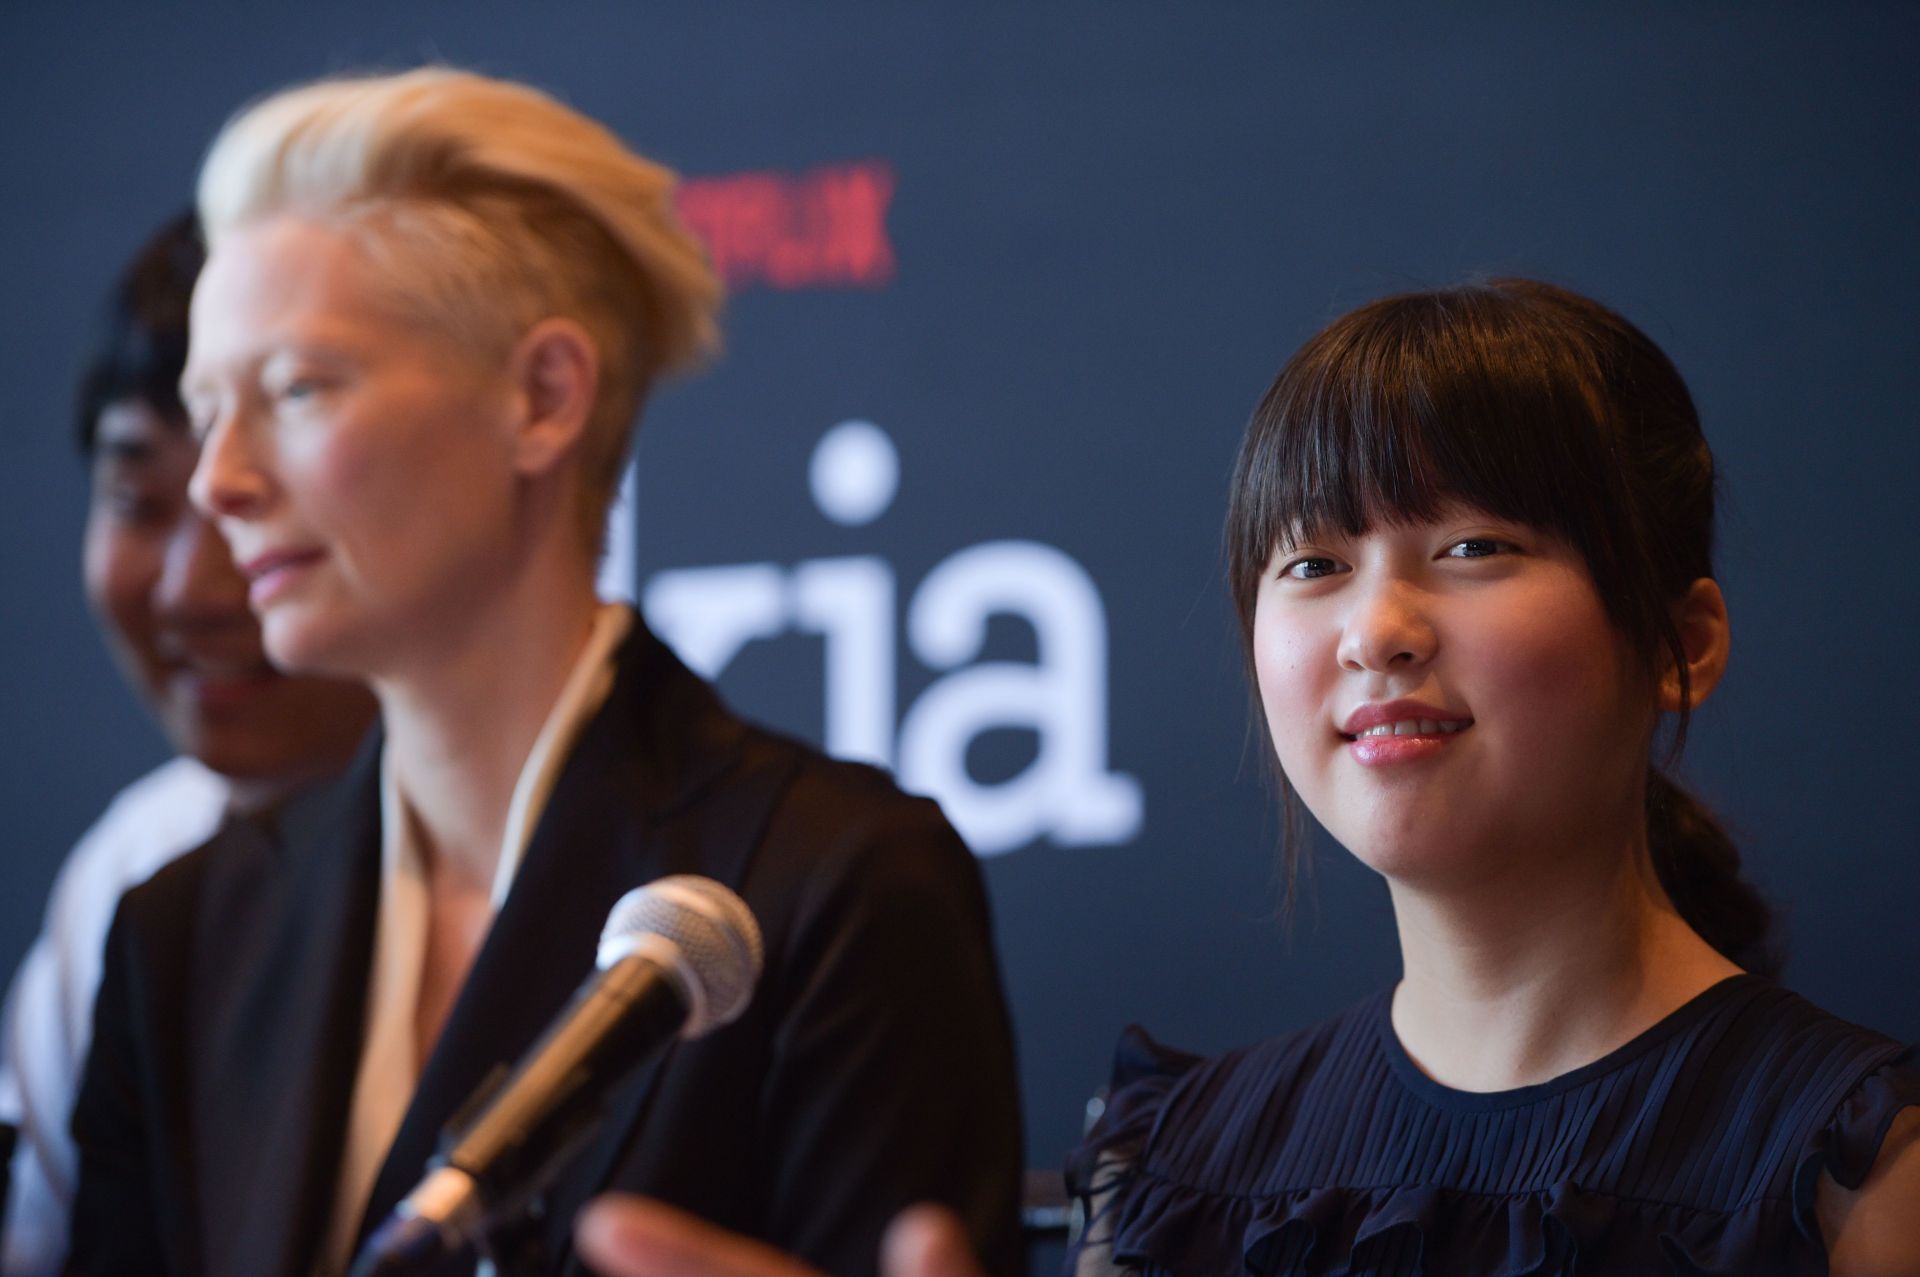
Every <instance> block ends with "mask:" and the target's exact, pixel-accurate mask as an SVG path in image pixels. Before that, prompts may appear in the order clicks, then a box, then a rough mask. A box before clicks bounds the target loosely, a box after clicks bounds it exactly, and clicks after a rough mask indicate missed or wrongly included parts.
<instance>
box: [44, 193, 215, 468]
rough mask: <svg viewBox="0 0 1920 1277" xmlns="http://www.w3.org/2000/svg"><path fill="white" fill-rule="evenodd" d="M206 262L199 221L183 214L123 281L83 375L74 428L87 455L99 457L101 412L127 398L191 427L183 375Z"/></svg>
mask: <svg viewBox="0 0 1920 1277" xmlns="http://www.w3.org/2000/svg"><path fill="white" fill-rule="evenodd" d="M206 257H207V252H206V248H205V246H204V245H203V244H202V243H201V238H200V223H199V221H198V219H196V218H195V217H194V215H193V214H192V213H190V212H189V213H183V214H181V215H180V216H178V217H176V218H174V219H173V220H172V221H170V222H168V223H167V224H166V225H164V226H162V227H161V228H160V229H159V230H157V231H155V232H154V233H153V236H152V237H151V238H150V239H148V240H147V242H146V243H145V244H144V245H142V246H141V248H140V251H139V253H138V254H136V255H135V257H134V259H133V261H132V262H131V263H129V264H128V266H127V269H126V271H125V273H124V274H122V275H121V276H120V280H119V282H118V283H117V284H116V285H115V286H114V290H113V293H112V294H111V296H110V298H109V300H108V306H107V312H106V316H105V322H104V324H103V326H102V329H101V333H100V337H99V341H98V343H97V344H96V346H95V347H94V353H93V355H92V357H91V358H90V359H89V360H88V362H87V365H86V367H85V368H84V369H83V370H82V371H81V374H80V393H79V398H78V401H77V403H76V404H75V417H74V429H75V436H76V438H77V439H78V440H79V443H80V451H81V452H82V453H83V454H86V455H89V456H90V455H92V453H93V444H94V431H95V429H96V427H97V426H98V424H99V421H100V414H101V413H102V412H104V411H105V410H106V409H107V407H108V406H109V405H112V404H115V403H119V402H120V401H122V400H124V399H138V400H140V401H141V402H143V403H145V404H146V405H147V406H148V407H150V408H152V409H153V410H154V411H155V412H156V413H158V414H159V415H160V417H161V418H162V419H163V420H165V421H167V422H168V423H176V422H177V423H180V424H181V425H182V426H183V427H184V425H185V422H186V417H187V410H186V408H185V407H184V406H183V405H182V404H181V402H180V372H181V370H182V369H183V368H185V367H186V363H187V302H188V299H189V298H190V297H191V296H192V293H193V282H194V280H195V278H197V277H198V276H199V274H200V267H201V266H202V264H204V263H205V261H206Z"/></svg>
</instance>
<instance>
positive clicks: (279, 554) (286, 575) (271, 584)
mask: <svg viewBox="0 0 1920 1277" xmlns="http://www.w3.org/2000/svg"><path fill="white" fill-rule="evenodd" d="M321 557H322V556H321V552H320V551H319V550H274V551H271V552H269V553H267V554H262V555H258V556H256V557H254V558H251V559H248V560H247V561H246V563H245V564H243V565H242V566H241V569H240V570H241V572H242V573H244V574H245V575H246V578H247V602H248V603H250V604H252V605H253V607H254V608H256V609H258V608H261V607H265V606H266V605H267V604H268V603H271V602H272V601H273V600H274V599H276V598H278V597H279V596H280V595H281V594H284V593H285V592H286V591H287V590H289V589H291V588H292V587H293V585H294V584H295V583H296V582H297V581H299V579H300V578H301V577H302V576H304V575H305V574H306V571H307V569H308V568H310V567H312V566H313V565H314V564H316V563H318V562H319V561H320V559H321Z"/></svg>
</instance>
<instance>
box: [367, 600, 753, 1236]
mask: <svg viewBox="0 0 1920 1277" xmlns="http://www.w3.org/2000/svg"><path fill="white" fill-rule="evenodd" d="M683 680H684V681H683ZM686 684H691V685H692V686H691V688H689V687H688V686H686ZM699 697H705V698H706V699H707V700H708V701H710V702H712V704H713V707H714V709H715V710H717V709H718V702H717V700H715V699H714V698H713V696H712V693H711V692H710V691H709V690H708V689H707V688H706V686H705V685H704V684H702V683H700V682H699V680H698V679H696V678H694V677H693V675H691V674H689V673H687V672H686V671H685V670H684V669H683V668H682V667H681V666H680V665H679V662H678V661H676V660H675V659H674V658H673V656H672V655H671V654H670V653H668V652H667V651H666V649H665V648H664V647H662V646H661V645H660V643H659V641H658V640H656V639H655V638H654V637H653V636H652V635H651V634H649V633H647V631H646V629H645V627H644V626H643V625H640V624H638V623H637V622H636V624H635V626H634V633H633V634H632V635H630V636H629V638H628V639H627V642H626V643H625V644H624V645H623V647H622V649H621V652H620V655H619V658H618V671H617V673H616V677H615V682H614V686H613V688H612V690H611V691H610V692H609V693H608V697H607V702H606V704H605V705H603V706H602V707H601V709H600V711H599V712H598V713H597V714H596V715H595V716H594V717H593V719H592V720H591V721H589V723H588V724H587V726H586V728H585V730H584V731H583V732H582V733H581V736H580V739H579V740H578V741H577V742H576V743H575V745H574V748H573V751H572V753H571V754H570V755H569V757H568V759H567V762H566V764H565V765H564V766H563V767H562V769H561V771H560V775H559V777H558V779H557V780H556V782H555V784H554V789H553V793H552V795H551V796H550V797H549V799H548V801H547V806H546V809H545V810H544V811H543V812H542V814H541V817H540V820H539V823H538V824H537V826H536V827H535V829H534V833H533V837H532V839H531V841H530V842H529V843H528V846H527V850H526V854H525V856H524V857H523V859H522V860H521V864H520V869H519V872H518V874H517V876H516V877H515V879H514V884H513V889H512V890H511V891H510V892H509V893H508V895H507V899H506V903H505V904H504V905H503V906H502V908H501V910H500V913H499V916H498V917H497V918H495V920H494V924H493V927H492V929H491V930H490V931H489V932H488V933H487V938H486V941H485V943H484V944H483V945H482V946H481V949H480V953H479V955H478V956H477V957H476V958H475V960H474V965H473V970H472V971H471V972H470V973H469V974H468V976H467V981H466V983H465V985H464V986H463V987H462V989H461V991H460V996H459V997H458V999H457V1000H456V1001H455V1004H454V1007H453V1010H452V1012H451V1013H450V1014H449V1016H448V1019H447V1024H446V1027H445V1028H444V1029H443V1030H442V1031H441V1035H440V1039H439V1041H438V1042H437V1043H435V1045H434V1050H433V1054H432V1056H431V1057H430V1058H429V1059H428V1060H427V1062H426V1066H425V1068H424V1069H423V1070H422V1072H421V1076H420V1084H419V1087H418V1089H417V1090H416V1091H415V1093H414V1097H413V1102H412V1104H411V1105H410V1106H409V1107H408V1110H407V1114H406V1116H405V1118H404V1119H403V1120H402V1122H401V1126H400V1131H399V1134H398V1135H397V1136H396V1137H395V1139H394V1143H393V1146H392V1148H391V1150H390V1151H389V1152H388V1155H387V1159H386V1161H385V1163H384V1164H383V1165H382V1167H381V1170H380V1174H379V1176H378V1177H377V1179H376V1180H375V1183H374V1189H373V1193H372V1195H371V1197H370V1198H369V1200H368V1203H367V1210H366V1214H365V1215H364V1216H363V1218H362V1220H361V1225H360V1235H361V1237H362V1239H364V1238H365V1236H366V1235H367V1234H368V1233H369V1232H371V1231H372V1229H373V1228H374V1227H376V1226H377V1225H378V1224H379V1223H380V1221H382V1220H384V1219H385V1218H386V1217H387V1216H388V1215H389V1214H390V1213H391V1212H392V1210H393V1208H394V1207H395V1206H396V1205H397V1204H398V1203H399V1202H400V1200H401V1199H402V1198H403V1197H405V1196H406V1194H407V1193H408V1192H410V1191H411V1190H412V1189H413V1187H414V1186H415V1185H416V1184H417V1183H418V1182H419V1181H420V1179H421V1177H422V1175H423V1173H424V1171H425V1169H426V1166H427V1163H428V1162H429V1161H430V1160H431V1159H432V1157H433V1156H434V1155H435V1153H436V1152H437V1151H438V1149H439V1144H440V1137H441V1131H442V1129H443V1128H444V1127H445V1125H446V1124H447V1121H448V1120H449V1119H450V1118H451V1117H452V1116H453V1115H454V1113H456V1112H457V1111H458V1110H459V1109H460V1107H461V1106H462V1105H464V1104H465V1103H466V1102H467V1100H468V1099H469V1098H470V1097H471V1096H472V1094H473V1093H474V1091H476V1090H477V1089H478V1088H479V1087H480V1086H481V1085H482V1083H484V1082H485V1081H486V1079H487V1078H488V1076H489V1075H490V1074H492V1073H493V1072H494V1071H495V1070H496V1069H498V1068H501V1067H503V1066H504V1067H511V1066H512V1065H513V1064H514V1063H515V1062H516V1061H517V1060H518V1059H519V1058H520V1056H521V1054H522V1053H523V1052H524V1051H525V1050H526V1048H527V1047H528V1046H529V1045H530V1044H531V1043H532V1042H533V1040H534V1039H535V1038H536V1037H537V1036H539V1034H540V1032H541V1031H542V1030H543V1029H545V1028H546V1026H547V1025H548V1023H550V1022H551V1020H552V1019H553V1017H554V1016H555V1015H557V1014H558V1013H559V1011H560V1009H561V1008H562V1007H563V1006H565V1005H566V1003H567V1000H568V999H569V998H570V997H571V996H572V994H573V992H574V990H575V989H576V988H578V987H579V985H580V983H581V981H582V980H584V979H585V978H586V977H587V975H588V973H590V972H591V971H592V970H593V965H594V952H595V949H596V947H597V946H598V944H599V939H600V930H601V927H602V925H603V924H604V923H605V921H606V917H607V913H608V911H609V910H610V909H611V908H612V907H613V904H614V902H615V901H616V900H618V899H619V898H620V897H621V896H622V895H624V894H625V893H626V892H628V891H629V890H631V889H632V888H634V887H636V886H639V885H640V884H642V883H645V882H650V881H652V880H653V879H655V878H658V877H660V876H662V875H664V874H669V873H676V872H695V871H698V869H699V865H698V863H697V861H691V860H689V859H688V858H687V849H686V848H684V847H679V846H676V845H674V843H673V842H672V841H671V840H663V839H661V838H660V837H659V836H658V825H657V822H658V819H659V818H660V817H661V816H662V815H663V814H664V813H665V812H666V811H668V810H671V809H672V808H673V807H674V806H675V805H676V803H677V801H678V799H679V798H680V797H681V795H682V794H683V793H684V792H685V791H686V789H687V787H688V786H689V785H697V784H698V783H699V782H700V781H701V780H703V779H704V778H705V777H707V776H710V775H711V774H713V773H715V772H717V771H718V770H720V769H721V768H722V767H724V765H725V763H726V762H727V760H728V759H729V758H730V757H731V756H732V754H733V752H734V751H735V750H736V749H737V746H738V743H739V741H740V738H741V737H742V735H743V732H742V731H741V730H740V728H739V725H738V723H737V722H735V721H734V720H731V719H730V718H727V717H726V716H725V714H724V711H720V712H719V713H720V718H721V719H722V720H723V721H720V722H715V721H713V720H712V718H711V716H710V715H705V714H694V715H693V716H691V717H682V718H680V721H679V722H678V724H675V723H673V722H672V717H673V716H674V715H675V714H680V715H687V714H688V713H689V711H692V710H694V709H696V708H697V705H698V699H699ZM694 729H698V730H694ZM635 1089H636V1090H643V1089H644V1088H635ZM635 1098H636V1099H638V1098H639V1096H638V1095H636V1096H635Z"/></svg>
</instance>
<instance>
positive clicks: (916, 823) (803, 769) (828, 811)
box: [750, 728, 980, 898]
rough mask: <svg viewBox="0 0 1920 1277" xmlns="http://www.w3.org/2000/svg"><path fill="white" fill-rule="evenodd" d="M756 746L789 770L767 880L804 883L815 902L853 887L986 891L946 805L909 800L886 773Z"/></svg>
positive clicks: (771, 819) (763, 855)
mask: <svg viewBox="0 0 1920 1277" xmlns="http://www.w3.org/2000/svg"><path fill="white" fill-rule="evenodd" d="M750 737H751V738H752V739H753V741H754V745H755V747H757V751H758V752H762V753H764V754H767V755H771V756H776V757H778V758H779V759H780V760H781V763H782V764H783V765H782V766H781V767H779V769H778V770H780V771H781V772H782V774H783V775H784V783H783V784H782V785H781V788H780V791H779V793H778V795H777V797H776V799H775V801H774V802H773V804H772V806H771V809H770V812H769V816H768V820H767V825H766V829H765V831H764V835H763V840H762V843H763V845H762V848H761V851H760V853H759V858H760V860H762V861H765V862H770V863H767V864H765V865H764V868H765V869H766V870H767V871H768V872H773V873H779V874H783V875H792V876H796V877H797V878H804V880H805V883H806V884H808V885H809V888H810V889H809V890H808V891H807V893H806V894H807V895H808V896H809V897H814V898H818V897H821V896H824V895H828V894H832V893H833V892H835V891H837V890H844V889H847V888H849V887H854V888H858V889H859V890H861V891H863V892H869V891H873V890H877V889H880V888H884V889H885V890H887V891H889V892H906V893H909V894H914V893H921V892H951V891H953V890H956V889H961V890H965V891H976V890H978V888H979V881H980V873H979V867H978V862H977V861H976V860H975V858H974V856H973V853H972V852H971V851H969V850H968V849H967V846H966V844H965V843H964V842H963V841H961V838H960V836H959V834H958V833H956V832H955V831H954V828H953V826H952V825H951V824H950V823H949V822H948V821H947V818H946V816H945V815H944V814H942V812H941V810H940V806H939V804H938V803H936V802H934V801H933V800H932V799H929V798H922V797H917V796H915V795H911V794H908V793H905V792H903V791H902V790H901V789H900V787H899V786H898V784H896V783H895V781H894V779H893V777H891V776H890V775H888V774H887V773H886V772H884V771H881V770H880V769H879V768H876V767H871V766H868V765H867V764H864V763H855V762H848V761H845V760H842V759H836V758H830V757H828V756H827V755H825V754H823V753H821V752H820V751H819V750H817V749H814V748H813V747H811V746H809V745H805V744H802V743H800V742H797V741H793V740H790V739H787V738H785V737H781V736H778V735H776V734H774V733H771V732H767V731H765V730H763V729H759V728H754V729H751V731H750Z"/></svg>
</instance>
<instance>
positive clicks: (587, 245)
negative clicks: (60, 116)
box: [198, 67, 721, 533]
mask: <svg viewBox="0 0 1920 1277" xmlns="http://www.w3.org/2000/svg"><path fill="white" fill-rule="evenodd" d="M675 180H676V179H675V176H674V174H673V173H672V172H671V171H669V170H667V169H665V168H663V167H661V166H660V165H658V164H655V163H653V162H652V161H650V160H647V159H644V158H642V157H641V156H639V155H636V154H634V153H633V152H632V151H631V150H629V149H628V148H627V147H626V146H625V144H623V143H622V142H621V141H620V139H619V138H618V137H616V136H614V134H613V133H612V132H611V131H609V130H608V129H606V128H605V127H603V126H602V125H600V124H598V123H596V122H594V121H593V120H590V119H588V118H587V117H586V116H584V115H581V114H580V113H579V112H577V111H574V110H572V109H571V108H569V107H566V106H563V105H561V104H560V103H559V102H557V101H555V100H554V99H553V98H551V97H548V96H547V95H546V94H544V93H541V92H540V91H538V90H537V89H533V88H529V87H528V86H526V85H524V84H516V83H513V82H510V81H506V80H496V79H491V78H489V77H487V76H482V75H475V74H473V73H471V72H466V71H457V70H453V69H451V68H446V67H423V68H420V69H418V70H413V71H406V72H402V73H399V74H393V75H367V76H354V77H348V78H338V79H327V80H321V81H317V82H314V83H311V84H304V85H298V86H296V87H293V88H290V89H285V90H282V91H280V92H278V93H275V94H273V95H272V96H270V97H268V98H266V99H264V100H262V101H260V102H258V103H256V104H254V105H252V106H250V107H248V108H246V109H245V110H243V111H241V112H240V113H239V114H238V115H236V116H235V117H234V118H233V119H232V120H230V121H229V122H228V123H227V125H226V127H225V128H224V129H222V130H221V132H220V135H219V136H218V137H217V138H216V139H215V140H214V143H213V147H212V150H211V151H210V152H209V153H208V155H207V158H206V162H205V163H204V164H203V165H202V167H201V170H200V185H199V193H198V202H199V207H200V218H201V221H202V224H203V225H204V227H205V230H206V235H207V242H208V244H209V246H210V247H212V248H217V247H218V246H219V243H220V240H221V237H222V236H224V235H225V234H227V233H228V232H230V231H231V230H233V229H234V228H235V227H237V226H241V225H244V224H246V223H248V222H251V221H254V220H256V219H259V218H262V217H267V216H272V215H275V214H281V213H290V214H294V215H297V216H302V217H309V218H313V219H315V220H320V221H324V222H327V223H329V224H333V225H337V226H342V227H346V228H348V229H350V230H352V231H354V232H356V242H357V243H358V244H359V246H360V247H361V248H362V249H363V250H364V251H366V252H367V253H368V254H369V255H370V256H371V257H373V259H374V260H375V261H376V262H377V263H378V265H379V266H380V267H381V269H382V270H383V271H384V272H385V273H386V274H387V276H388V277H389V278H390V279H391V280H392V282H393V285H394V291H395V297H394V298H393V299H392V300H393V301H394V302H395V303H396V304H397V305H399V306H400V307H402V308H403V309H404V310H405V312H406V313H408V314H410V315H411V316H413V317H417V318H418V319H419V320H421V321H422V322H425V323H429V324H433V325H435V326H438V327H440V328H442V329H443V330H445V331H446V332H447V333H448V335H449V336H450V337H452V338H453V339H455V340H457V341H459V342H461V343H463V344H466V345H468V346H469V347H470V348H472V349H474V350H475V351H476V352H477V353H481V354H487V355H500V356H504V355H505V353H506V352H507V351H508V350H509V349H511V347H512V345H513V343H514V342H515V341H517V340H518V339H519V338H520V337H521V336H522V335H523V334H524V333H525V332H526V331H527V330H528V329H529V328H530V327H531V326H532V325H533V324H535V323H537V322H538V321H539V320H541V319H544V318H547V317H549V316H554V315H563V316H566V317H569V318H572V319H574V320H576V321H578V322H579V323H581V324H582V325H583V326H584V327H585V328H586V329H587V331H588V332H589V333H590V334H591V335H592V337H593V339H594V341H595V343H596V345H597V346H598V348H599V352H598V353H599V356H600V365H601V370H600V388H599V393H598V396H597V399H596V402H595V404H594V407H593V411H592V415H591V417H590V419H589V421H588V424H587V429H586V433H585V441H584V444H583V455H582V461H583V466H584V473H585V476H586V480H587V485H588V486H587V491H588V493H589V494H590V495H591V498H592V507H593V508H591V509H590V510H587V511H585V512H584V513H585V514H586V515H587V517H588V521H589V525H590V526H591V527H592V528H593V529H594V530H595V531H596V533H597V530H598V527H599V523H600V520H601V518H602V517H603V516H604V514H605V510H606V506H607V504H608V502H610V501H611V499H612V495H613V490H614V487H615V484H616V483H617V481H618V477H619V469H620V464H621V460H622V458H623V457H624V456H625V453H626V447H627V441H628V439H629V437H630V435H631V433H632V428H633V422H634V418H635V416H636V414H637V413H638V411H639V408H640V404H641V401H642V400H643V399H644V398H645V396H646V393H647V390H648V388H649V386H650V385H651V384H652V382H653V381H654V379H655V378H657V377H660V376H662V375H665V374H669V373H673V372H677V371H680V370H682V369H685V368H687V367H689V366H691V365H693V364H695V363H697V362H699V361H700V360H701V359H702V358H703V357H705V356H706V355H707V354H709V353H711V352H712V350H713V349H714V348H715V347H716V346H717V345H718V339H719V334H718V328H717V326H716V322H715V321H716V313H717V311H718V309H719V305H720V296H721V290H720V284H719V282H718V280H716V279H715V277H714V274H713V270H712V268H711V267H710V266H709V265H708V263H707V258H706V254H705V252H704V251H703V250H702V249H701V247H700V245H699V243H698V242H697V241H696V240H695V239H694V238H693V237H692V236H691V235H690V234H688V233H687V231H686V229H685V228H684V227H683V226H681V224H680V222H679V220H678V218H677V217H676V216H675V214H674V211H673V202H672V197H673V190H674V185H675Z"/></svg>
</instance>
